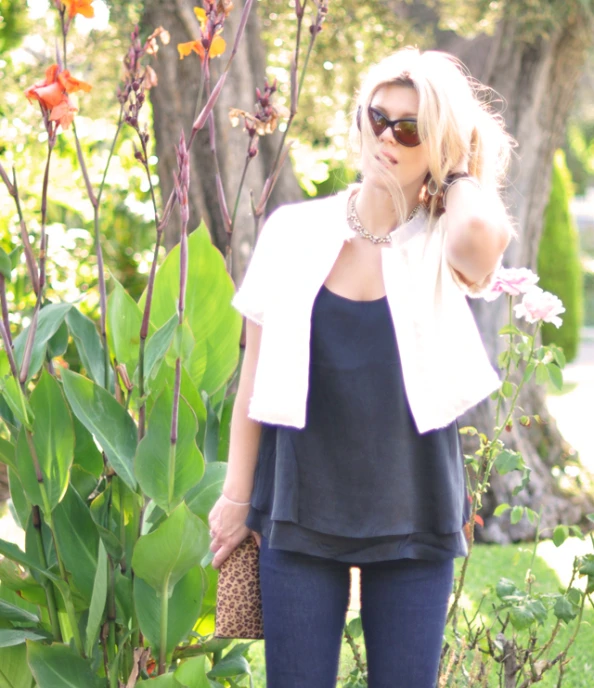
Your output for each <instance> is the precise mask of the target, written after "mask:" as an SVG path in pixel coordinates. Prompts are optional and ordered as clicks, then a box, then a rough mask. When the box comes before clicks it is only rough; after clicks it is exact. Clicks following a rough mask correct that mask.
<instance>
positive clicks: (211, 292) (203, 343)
mask: <svg viewBox="0 0 594 688" xmlns="http://www.w3.org/2000/svg"><path fill="white" fill-rule="evenodd" d="M188 252H189V260H188V262H189V265H191V269H190V270H189V274H188V284H187V291H186V310H185V316H186V318H187V321H188V324H189V326H190V329H191V330H192V334H193V336H194V340H195V346H194V350H193V351H192V354H191V356H190V358H189V361H188V363H187V365H186V368H187V370H188V372H189V373H190V375H191V377H192V380H193V382H194V384H195V385H196V386H198V385H199V386H200V388H201V389H205V390H206V391H207V392H208V393H209V394H212V393H213V392H214V391H216V390H217V389H218V388H219V387H221V385H223V384H224V383H225V381H226V380H228V379H229V377H230V376H231V374H232V373H233V371H234V370H235V368H236V366H237V361H238V356H239V346H238V345H239V336H240V334H241V317H240V315H239V313H237V311H236V310H235V309H234V308H233V307H232V306H231V299H232V297H233V293H234V286H233V282H232V280H231V278H230V277H229V275H228V273H227V271H226V269H225V261H224V259H223V256H222V255H221V253H220V252H219V251H218V249H216V248H215V247H214V246H213V245H212V242H211V240H210V235H209V233H208V230H207V228H206V226H205V225H204V224H202V225H201V226H200V227H199V228H198V229H197V230H196V231H195V232H192V234H191V235H190V237H189V239H188ZM178 295H179V244H178V245H177V246H175V247H174V248H173V250H171V251H170V252H169V255H168V256H167V257H166V258H165V260H164V261H163V264H162V265H161V267H160V268H159V271H158V272H157V276H156V279H155V291H154V294H153V303H152V308H151V322H152V323H153V325H155V327H162V326H163V325H164V324H165V323H166V322H167V321H168V320H169V318H171V316H172V315H173V314H174V313H175V312H176V308H177V299H178ZM145 298H146V292H145V293H144V294H143V296H142V298H141V300H140V305H141V307H143V306H144V300H145Z"/></svg>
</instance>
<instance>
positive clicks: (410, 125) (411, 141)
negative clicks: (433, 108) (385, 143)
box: [368, 107, 421, 148]
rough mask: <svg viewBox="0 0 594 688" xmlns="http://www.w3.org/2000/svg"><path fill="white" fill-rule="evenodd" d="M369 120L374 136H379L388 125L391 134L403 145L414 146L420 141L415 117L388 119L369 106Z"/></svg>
mask: <svg viewBox="0 0 594 688" xmlns="http://www.w3.org/2000/svg"><path fill="white" fill-rule="evenodd" d="M368 114H369V122H370V123H371V128H372V129H373V133H374V134H375V135H376V136H378V137H379V136H381V134H383V132H384V131H385V130H386V129H387V128H388V127H390V130H391V131H392V135H393V136H394V138H395V139H396V141H398V143H401V144H402V145H403V146H406V147H407V148H414V147H415V146H418V145H419V144H420V143H421V137H420V136H419V127H418V125H417V120H416V119H394V120H390V119H388V118H387V117H386V116H385V115H384V114H383V113H382V112H380V111H379V110H376V109H375V108H373V107H370V108H369V110H368Z"/></svg>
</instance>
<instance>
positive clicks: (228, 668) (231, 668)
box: [207, 655, 251, 678]
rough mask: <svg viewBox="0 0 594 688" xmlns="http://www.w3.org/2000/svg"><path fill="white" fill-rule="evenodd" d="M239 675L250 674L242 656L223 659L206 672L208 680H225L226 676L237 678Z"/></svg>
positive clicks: (248, 666) (245, 660)
mask: <svg viewBox="0 0 594 688" xmlns="http://www.w3.org/2000/svg"><path fill="white" fill-rule="evenodd" d="M240 674H251V670H250V665H249V664H248V663H247V659H246V658H245V657H243V656H242V655H239V656H233V657H229V658H228V659H227V658H226V657H224V658H223V659H221V661H220V662H217V663H216V664H215V665H214V666H213V668H212V669H211V670H210V671H209V672H208V674H207V675H208V676H209V677H210V678H226V677H228V676H239V675H240Z"/></svg>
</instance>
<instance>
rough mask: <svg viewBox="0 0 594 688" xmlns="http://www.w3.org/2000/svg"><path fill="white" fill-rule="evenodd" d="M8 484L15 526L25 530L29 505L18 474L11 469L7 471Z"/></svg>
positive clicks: (29, 512) (29, 511)
mask: <svg viewBox="0 0 594 688" xmlns="http://www.w3.org/2000/svg"><path fill="white" fill-rule="evenodd" d="M8 484H9V486H10V498H11V499H12V507H13V510H14V514H13V516H15V521H16V522H17V524H18V525H19V526H20V527H21V528H22V529H23V530H25V526H26V525H27V519H28V518H29V516H30V515H31V503H30V502H29V500H28V499H27V495H26V494H25V490H23V485H22V483H21V481H20V479H19V475H18V473H17V472H16V471H15V470H14V469H12V468H9V469H8Z"/></svg>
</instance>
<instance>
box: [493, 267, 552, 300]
mask: <svg viewBox="0 0 594 688" xmlns="http://www.w3.org/2000/svg"><path fill="white" fill-rule="evenodd" d="M538 280H539V277H538V275H537V274H536V273H534V272H532V270H529V269H528V268H499V270H498V271H497V273H496V274H495V281H494V282H493V286H492V287H491V290H490V291H488V292H487V293H486V294H485V295H484V296H483V298H484V299H485V301H495V299H497V298H498V297H499V296H500V295H501V294H503V293H504V292H505V293H506V294H509V295H510V296H518V295H519V294H525V293H526V292H527V291H529V290H530V289H532V287H533V286H534V285H535V284H536V283H537V282H538Z"/></svg>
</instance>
